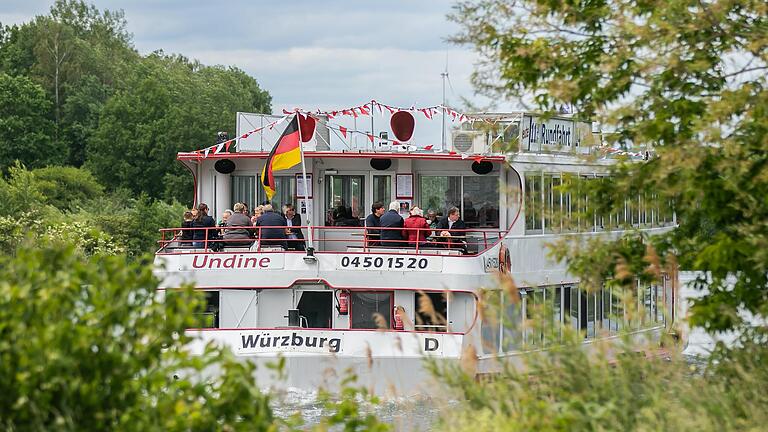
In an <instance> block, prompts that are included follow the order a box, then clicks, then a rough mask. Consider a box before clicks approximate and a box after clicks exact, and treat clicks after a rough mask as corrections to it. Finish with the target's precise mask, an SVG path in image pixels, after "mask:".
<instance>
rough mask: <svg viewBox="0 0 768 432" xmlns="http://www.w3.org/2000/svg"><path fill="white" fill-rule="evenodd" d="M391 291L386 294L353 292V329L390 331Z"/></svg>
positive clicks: (351, 297)
mask: <svg viewBox="0 0 768 432" xmlns="http://www.w3.org/2000/svg"><path fill="white" fill-rule="evenodd" d="M392 297H393V293H392V292H391V291H386V292H356V291H353V292H352V293H351V296H350V300H351V310H350V314H351V318H352V319H351V321H352V328H358V329H380V328H384V329H388V328H390V318H391V315H392V308H393V306H392V300H393V299H392Z"/></svg>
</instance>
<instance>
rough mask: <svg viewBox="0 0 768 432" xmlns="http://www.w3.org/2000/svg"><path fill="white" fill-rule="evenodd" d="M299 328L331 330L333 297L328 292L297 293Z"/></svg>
mask: <svg viewBox="0 0 768 432" xmlns="http://www.w3.org/2000/svg"><path fill="white" fill-rule="evenodd" d="M296 298H297V299H298V303H297V305H296V309H298V310H299V317H300V319H301V326H302V327H307V328H331V327H332V325H331V324H332V316H331V312H332V310H333V295H332V293H331V292H330V291H305V290H301V291H297V292H296Z"/></svg>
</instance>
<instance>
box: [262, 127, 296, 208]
mask: <svg viewBox="0 0 768 432" xmlns="http://www.w3.org/2000/svg"><path fill="white" fill-rule="evenodd" d="M299 162H301V139H300V137H299V116H298V114H296V115H294V116H293V120H291V122H290V123H288V126H286V128H285V130H284V131H283V134H282V135H280V139H279V140H277V144H275V147H274V148H272V151H271V152H269V156H267V161H266V163H265V164H264V169H263V170H262V171H261V185H262V186H263V187H264V192H265V193H266V194H267V200H268V201H272V197H273V196H274V195H275V175H274V172H275V171H280V170H287V169H289V168H292V167H294V166H296V164H298V163H299Z"/></svg>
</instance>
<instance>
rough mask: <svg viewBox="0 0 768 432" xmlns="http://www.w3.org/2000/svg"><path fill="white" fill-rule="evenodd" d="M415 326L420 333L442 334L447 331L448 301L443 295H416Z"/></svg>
mask: <svg viewBox="0 0 768 432" xmlns="http://www.w3.org/2000/svg"><path fill="white" fill-rule="evenodd" d="M415 300H416V325H415V326H414V328H415V329H416V330H420V331H434V332H444V331H446V330H448V325H447V323H448V321H447V320H446V317H447V316H448V301H447V300H446V298H445V293H441V292H437V293H435V292H430V293H424V292H417V293H416V298H415Z"/></svg>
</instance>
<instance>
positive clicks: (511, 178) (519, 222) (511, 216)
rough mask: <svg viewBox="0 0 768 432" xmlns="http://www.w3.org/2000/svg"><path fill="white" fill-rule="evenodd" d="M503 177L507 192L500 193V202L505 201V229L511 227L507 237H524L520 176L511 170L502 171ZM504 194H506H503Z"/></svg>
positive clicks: (523, 211) (523, 210)
mask: <svg viewBox="0 0 768 432" xmlns="http://www.w3.org/2000/svg"><path fill="white" fill-rule="evenodd" d="M504 171H505V173H504V177H505V178H506V179H505V182H506V185H507V190H506V191H501V195H502V200H503V201H506V205H505V206H504V208H506V211H507V214H506V219H504V218H501V217H500V218H501V220H506V224H505V226H504V227H505V228H508V227H510V225H512V224H513V223H514V225H513V226H512V227H511V229H510V231H509V235H524V234H525V209H524V208H523V184H522V183H521V180H522V178H521V176H522V174H521V175H520V176H518V173H517V171H515V170H514V169H513V168H509V169H505V170H504ZM505 192H506V193H505Z"/></svg>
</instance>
